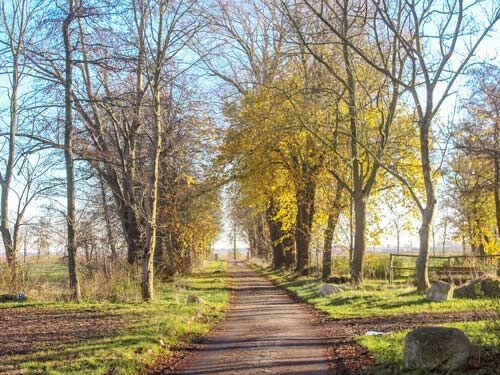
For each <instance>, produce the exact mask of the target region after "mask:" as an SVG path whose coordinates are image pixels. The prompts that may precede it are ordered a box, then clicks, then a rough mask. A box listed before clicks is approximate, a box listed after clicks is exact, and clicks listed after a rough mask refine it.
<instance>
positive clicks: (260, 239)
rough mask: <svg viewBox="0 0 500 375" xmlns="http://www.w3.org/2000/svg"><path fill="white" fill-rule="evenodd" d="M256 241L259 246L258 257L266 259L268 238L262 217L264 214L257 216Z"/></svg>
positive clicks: (257, 246)
mask: <svg viewBox="0 0 500 375" xmlns="http://www.w3.org/2000/svg"><path fill="white" fill-rule="evenodd" d="M255 241H256V248H257V257H259V258H261V259H266V257H267V250H266V239H265V235H264V223H263V219H262V214H260V213H259V214H258V215H257V216H256V218H255Z"/></svg>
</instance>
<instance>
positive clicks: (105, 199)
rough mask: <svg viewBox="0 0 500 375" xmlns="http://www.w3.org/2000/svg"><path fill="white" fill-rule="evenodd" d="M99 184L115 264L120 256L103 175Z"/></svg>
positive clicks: (108, 238) (107, 234)
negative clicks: (117, 250)
mask: <svg viewBox="0 0 500 375" xmlns="http://www.w3.org/2000/svg"><path fill="white" fill-rule="evenodd" d="M99 183H100V188H101V200H102V207H103V214H104V221H105V223H106V236H107V241H108V246H109V250H110V252H111V259H112V260H113V262H116V261H117V260H118V254H117V252H116V244H115V239H114V236H113V228H112V226H111V218H110V212H109V207H108V199H107V197H106V187H105V185H104V181H103V178H102V175H101V174H99Z"/></svg>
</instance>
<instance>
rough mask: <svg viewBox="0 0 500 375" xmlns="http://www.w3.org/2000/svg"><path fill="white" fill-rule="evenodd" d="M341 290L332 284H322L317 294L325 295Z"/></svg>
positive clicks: (340, 291)
mask: <svg viewBox="0 0 500 375" xmlns="http://www.w3.org/2000/svg"><path fill="white" fill-rule="evenodd" d="M342 292H343V290H342V288H340V287H338V286H336V285H332V284H322V285H321V286H320V287H319V289H318V295H320V296H321V297H326V296H329V295H331V294H337V293H342Z"/></svg>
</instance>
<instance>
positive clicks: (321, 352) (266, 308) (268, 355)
mask: <svg viewBox="0 0 500 375" xmlns="http://www.w3.org/2000/svg"><path fill="white" fill-rule="evenodd" d="M228 273H229V276H230V277H231V288H232V289H233V296H232V298H231V306H230V308H229V312H228V314H227V317H226V319H225V320H224V321H223V322H221V323H220V324H219V325H218V326H217V329H216V330H215V331H214V332H213V334H212V335H211V336H210V338H209V339H208V340H207V342H206V343H204V344H203V345H202V346H201V347H200V348H199V349H197V350H196V351H194V352H193V353H192V354H191V355H190V356H188V357H187V358H186V360H185V361H184V362H183V363H182V364H181V365H180V366H179V367H178V368H177V370H176V372H175V373H176V374H178V375H188V374H189V375H209V374H210V375H215V374H224V375H227V374H242V375H256V374H289V375H299V374H300V375H306V374H316V375H326V374H328V373H329V367H328V363H329V361H328V357H327V348H328V345H327V340H326V338H325V336H324V334H325V333H324V332H323V331H322V329H321V325H318V324H317V323H315V322H314V321H315V317H314V315H312V314H311V313H310V312H309V311H308V310H307V309H306V308H305V307H304V306H302V305H301V304H299V303H296V302H294V301H293V300H292V299H291V298H290V297H289V296H288V295H287V294H286V292H284V291H283V290H280V289H279V288H277V287H276V286H274V285H273V284H272V283H271V282H270V281H269V280H267V279H266V278H265V277H263V276H261V275H259V274H258V273H257V272H255V271H254V270H252V269H251V268H249V267H248V266H246V265H245V264H244V263H243V262H230V264H229V267H228Z"/></svg>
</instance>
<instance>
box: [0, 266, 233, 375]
mask: <svg viewBox="0 0 500 375" xmlns="http://www.w3.org/2000/svg"><path fill="white" fill-rule="evenodd" d="M224 270H225V263H223V262H212V263H211V264H210V265H209V266H208V267H207V268H205V269H203V270H201V271H200V272H198V273H195V274H192V275H190V276H185V277H182V278H178V279H176V280H175V281H174V282H172V283H165V284H163V285H162V287H161V288H160V293H159V296H158V298H157V299H156V300H155V301H154V302H150V303H116V304H113V303H82V304H70V303H56V302H36V301H34V302H31V301H30V302H29V303H7V304H2V305H0V314H1V308H4V307H17V308H19V314H23V309H26V308H29V307H37V308H42V309H63V310H72V309H77V310H91V311H95V312H97V313H98V314H102V315H103V316H108V317H109V316H112V317H113V318H116V321H117V322H118V327H119V328H118V329H117V332H116V333H115V334H113V335H112V336H107V337H102V338H89V339H88V340H85V341H83V342H80V343H78V344H75V345H69V346H65V347H63V348H62V349H59V350H52V349H50V348H44V349H43V350H38V351H35V352H32V353H29V354H25V355H17V356H8V357H4V358H2V361H0V373H3V372H6V371H8V370H13V369H19V370H21V371H25V372H26V373H29V374H54V375H55V374H61V375H62V374H104V373H106V372H107V371H108V372H107V373H110V374H140V373H143V372H144V371H145V370H146V369H147V367H148V366H149V365H150V364H151V363H152V362H153V361H154V360H155V359H156V358H158V356H160V355H166V354H168V353H169V352H170V351H171V350H173V349H175V347H176V346H178V345H179V344H181V343H182V342H186V341H189V340H190V339H192V338H193V337H196V336H199V335H203V334H205V333H206V332H207V331H208V330H209V329H210V328H211V327H212V326H213V324H214V323H215V322H216V321H217V320H218V319H220V318H221V317H222V315H223V312H224V311H225V309H226V307H227V304H228V299H229V292H228V290H227V287H226V286H227V278H226V276H225V271H224ZM189 294H196V295H197V296H199V297H201V298H202V299H203V300H204V301H205V303H203V304H187V303H186V298H187V296H188V295H189ZM96 319H98V318H96ZM40 324H41V325H43V324H44V322H40ZM160 340H161V341H162V342H163V344H164V345H162V344H161V343H160Z"/></svg>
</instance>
